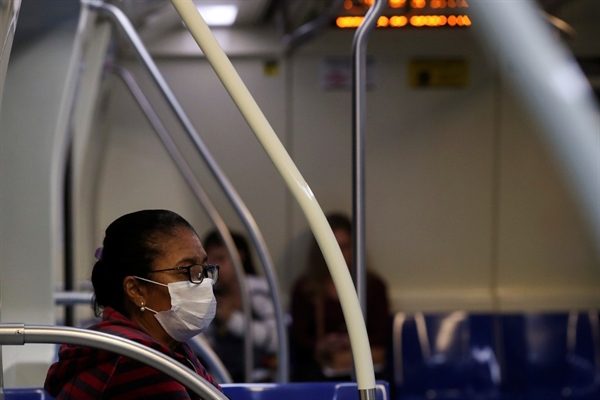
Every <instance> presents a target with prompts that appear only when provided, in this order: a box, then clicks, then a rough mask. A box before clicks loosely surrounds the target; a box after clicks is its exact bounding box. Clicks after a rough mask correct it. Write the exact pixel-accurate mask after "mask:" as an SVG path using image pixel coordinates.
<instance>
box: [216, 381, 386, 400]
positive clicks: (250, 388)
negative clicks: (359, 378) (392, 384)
mask: <svg viewBox="0 0 600 400" xmlns="http://www.w3.org/2000/svg"><path fill="white" fill-rule="evenodd" d="M221 387H222V388H223V393H225V394H226V395H227V396H228V397H230V398H231V399H235V400H281V399H285V400H306V399H310V400H356V399H357V398H358V389H357V386H356V383H353V382H343V383H337V382H310V383H285V384H278V383H242V384H237V383H235V384H224V385H221ZM376 390H377V399H378V400H387V399H389V386H388V384H387V382H377V388H376Z"/></svg>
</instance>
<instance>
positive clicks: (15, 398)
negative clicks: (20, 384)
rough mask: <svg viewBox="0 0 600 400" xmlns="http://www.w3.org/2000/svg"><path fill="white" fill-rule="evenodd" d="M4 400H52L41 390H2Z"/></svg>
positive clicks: (52, 398) (52, 399)
mask: <svg viewBox="0 0 600 400" xmlns="http://www.w3.org/2000/svg"><path fill="white" fill-rule="evenodd" d="M4 399H5V400H54V397H52V396H50V395H49V394H48V393H46V391H45V390H44V389H42V388H15V389H4Z"/></svg>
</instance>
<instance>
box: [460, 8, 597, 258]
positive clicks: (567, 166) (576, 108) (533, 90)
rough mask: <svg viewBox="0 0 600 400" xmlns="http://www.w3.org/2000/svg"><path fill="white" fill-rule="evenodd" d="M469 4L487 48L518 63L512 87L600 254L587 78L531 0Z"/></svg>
mask: <svg viewBox="0 0 600 400" xmlns="http://www.w3.org/2000/svg"><path fill="white" fill-rule="evenodd" d="M469 4H470V6H471V11H472V12H473V13H474V14H473V15H474V18H473V20H474V21H477V22H474V23H473V28H475V29H478V30H479V31H478V33H479V34H478V37H479V38H481V39H482V40H484V41H485V43H486V46H484V48H486V49H487V50H489V51H493V55H494V56H495V55H496V54H500V57H502V59H503V60H506V61H507V62H509V63H510V64H511V66H513V67H514V68H513V71H512V72H511V73H510V74H509V75H510V78H511V79H512V83H513V86H514V88H515V89H516V91H517V93H519V94H520V95H521V96H522V97H523V99H524V100H525V105H526V106H527V107H529V111H530V112H531V113H532V114H533V116H534V117H535V118H536V119H537V122H538V124H539V126H541V127H542V129H541V131H542V132H541V133H542V134H543V135H545V139H546V140H547V142H548V144H549V145H550V146H551V148H552V150H553V151H554V154H555V155H556V157H557V158H558V159H559V161H560V162H561V164H562V166H563V171H564V173H565V176H566V181H567V182H568V184H570V185H571V187H572V188H573V190H574V191H575V193H576V194H577V197H578V200H579V202H580V204H581V206H582V209H583V211H584V213H583V214H584V220H585V221H586V222H587V223H588V226H589V229H590V232H591V233H592V237H593V239H594V245H595V246H596V251H599V252H600V133H599V130H598V127H599V126H600V110H599V109H598V106H597V105H596V102H595V99H594V95H593V91H592V89H591V87H590V85H589V83H588V81H587V79H586V77H585V76H584V74H583V72H582V71H581V69H580V68H579V66H578V64H577V61H576V60H575V59H574V58H573V56H572V55H571V54H569V52H568V50H567V49H566V48H565V47H564V46H562V45H561V44H560V42H559V41H558V40H556V38H555V37H554V36H553V35H552V33H551V31H550V29H549V28H548V26H547V25H546V22H545V21H544V20H543V19H541V18H540V12H539V8H538V7H537V5H535V4H534V2H533V1H527V0H522V1H511V2H505V1H482V0H472V1H470V2H469ZM508 21H510V23H509V22H508Z"/></svg>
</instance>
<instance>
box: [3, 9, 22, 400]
mask: <svg viewBox="0 0 600 400" xmlns="http://www.w3.org/2000/svg"><path fill="white" fill-rule="evenodd" d="M20 8H21V0H4V1H0V45H1V46H2V47H1V48H0V110H1V108H2V93H3V92H4V80H5V79H6V69H7V68H8V60H9V58H10V51H11V49H12V44H13V39H14V36H15V29H16V28H17V19H18V17H19V10H20ZM1 278H2V268H0V279H1ZM1 316H2V291H1V290H0V317H1ZM3 392H4V364H3V361H2V348H0V400H3V399H4V394H3Z"/></svg>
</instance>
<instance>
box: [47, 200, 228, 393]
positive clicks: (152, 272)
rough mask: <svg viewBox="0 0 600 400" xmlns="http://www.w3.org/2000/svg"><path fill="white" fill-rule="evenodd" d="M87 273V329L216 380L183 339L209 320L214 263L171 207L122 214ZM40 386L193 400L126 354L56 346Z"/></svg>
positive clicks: (52, 389) (56, 390) (60, 390)
mask: <svg viewBox="0 0 600 400" xmlns="http://www.w3.org/2000/svg"><path fill="white" fill-rule="evenodd" d="M96 258H97V260H98V261H97V262H96V264H95V265H94V269H93V271H92V284H93V286H94V304H93V306H94V311H95V313H96V315H97V316H100V315H102V321H101V322H100V323H99V324H97V325H94V326H92V327H90V329H92V330H96V331H100V332H104V333H109V334H113V335H116V336H120V337H123V338H126V339H130V340H133V341H135V342H137V343H141V344H143V345H146V346H148V347H150V348H153V349H155V350H157V351H159V352H161V353H163V354H166V355H168V356H170V357H171V358H173V359H175V360H176V361H178V362H180V363H181V364H183V365H185V366H186V367H188V368H190V369H191V370H193V371H195V372H196V373H198V374H199V375H200V376H201V377H203V378H205V379H206V380H208V381H209V382H211V383H213V384H214V385H215V386H216V387H219V386H218V385H216V384H215V383H214V381H213V379H212V377H211V376H210V375H209V374H208V373H207V372H206V369H205V368H204V367H203V366H202V364H200V362H199V361H198V359H197V358H196V356H195V355H194V353H193V352H192V350H191V348H190V347H189V346H188V345H187V344H186V343H185V341H186V340H188V339H190V338H192V337H193V336H195V335H197V334H198V333H200V332H203V331H204V330H205V329H206V327H207V326H208V325H209V324H210V321H211V320H212V319H213V317H214V315H215V310H216V301H215V297H214V295H213V291H212V285H213V284H214V282H215V281H216V280H217V276H218V271H219V267H218V266H216V265H208V264H207V257H206V252H205V251H204V248H203V247H202V244H201V243H200V239H199V238H198V235H197V234H196V232H195V231H194V229H193V228H192V227H191V226H190V224H189V223H188V222H187V221H186V220H185V219H183V218H182V217H181V216H179V215H177V214H176V213H174V212H171V211H165V210H144V211H138V212H134V213H131V214H127V215H124V216H122V217H120V218H118V219H117V220H116V221H114V222H113V223H112V224H111V225H110V226H109V227H108V228H107V229H106V235H105V238H104V243H103V247H102V248H100V249H98V251H97V252H96ZM58 358H59V360H58V362H56V363H55V364H53V365H52V366H51V367H50V370H49V371H48V375H47V377H46V383H45V386H44V388H45V389H46V391H47V392H48V393H50V394H51V395H52V396H54V397H56V399H57V400H61V399H78V400H85V399H100V398H109V399H123V400H125V399H127V400H131V399H151V398H152V399H154V398H156V399H197V398H198V397H197V395H195V394H194V393H192V392H190V391H188V390H187V389H186V388H185V387H184V386H183V385H181V384H180V383H178V382H177V381H176V380H174V379H173V378H171V377H169V376H167V375H166V374H163V373H161V372H159V371H157V370H156V369H154V368H152V367H150V366H147V365H145V364H142V363H140V362H138V361H135V360H133V359H131V358H128V357H125V356H120V355H117V354H114V353H110V352H108V351H105V350H98V349H93V348H89V347H83V346H73V345H62V346H61V347H60V350H59V353H58Z"/></svg>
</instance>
